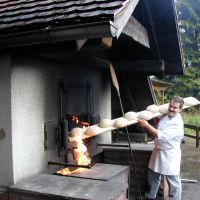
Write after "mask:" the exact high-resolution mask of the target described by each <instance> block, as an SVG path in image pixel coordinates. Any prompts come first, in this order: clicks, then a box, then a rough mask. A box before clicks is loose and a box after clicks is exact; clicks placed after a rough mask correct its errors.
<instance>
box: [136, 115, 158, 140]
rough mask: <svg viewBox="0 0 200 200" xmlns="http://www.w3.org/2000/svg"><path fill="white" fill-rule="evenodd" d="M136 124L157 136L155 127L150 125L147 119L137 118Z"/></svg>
mask: <svg viewBox="0 0 200 200" xmlns="http://www.w3.org/2000/svg"><path fill="white" fill-rule="evenodd" d="M138 126H140V127H142V128H145V130H147V131H148V133H150V134H151V135H152V136H154V137H157V136H158V131H157V129H155V128H154V127H153V126H151V125H150V124H149V123H148V121H146V120H144V119H138Z"/></svg>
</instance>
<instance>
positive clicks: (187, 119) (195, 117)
mask: <svg viewBox="0 0 200 200" xmlns="http://www.w3.org/2000/svg"><path fill="white" fill-rule="evenodd" d="M182 117H183V121H184V124H190V125H195V126H200V114H199V113H195V112H192V113H186V112H183V113H182ZM185 133H187V134H192V135H195V134H196V131H195V130H192V129H189V128H185Z"/></svg>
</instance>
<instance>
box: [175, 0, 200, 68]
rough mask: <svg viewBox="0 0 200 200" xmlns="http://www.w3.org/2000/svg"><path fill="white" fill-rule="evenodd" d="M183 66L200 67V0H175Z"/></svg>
mask: <svg viewBox="0 0 200 200" xmlns="http://www.w3.org/2000/svg"><path fill="white" fill-rule="evenodd" d="M176 9H177V13H178V21H179V27H180V32H181V41H182V47H183V54H184V59H185V63H184V64H185V66H186V67H189V66H193V67H199V66H200V0H176Z"/></svg>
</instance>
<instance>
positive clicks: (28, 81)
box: [11, 57, 111, 183]
mask: <svg viewBox="0 0 200 200" xmlns="http://www.w3.org/2000/svg"><path fill="white" fill-rule="evenodd" d="M88 70H90V73H89V75H88V71H86V70H85V69H84V68H77V67H74V66H70V65H68V64H67V63H65V64H63V63H62V64H61V63H59V62H56V61H47V60H41V59H37V58H27V57H26V58H25V57H21V58H13V62H12V73H11V94H12V95H11V102H12V103H11V109H12V146H13V175H14V178H13V179H14V180H13V182H14V183H17V182H18V181H20V180H21V179H24V178H26V177H30V176H35V175H37V174H39V173H43V172H44V171H45V170H46V168H47V155H46V152H45V150H44V123H45V122H46V121H55V120H57V116H58V111H57V81H58V80H60V79H63V78H65V79H67V80H69V81H72V82H73V81H74V82H76V81H79V79H81V82H83V83H84V82H85V83H86V82H88V81H89V82H92V83H93V88H94V102H95V103H94V105H95V107H94V111H95V113H99V114H100V116H101V118H104V117H105V118H110V117H111V91H110V84H109V81H108V77H107V76H105V71H104V72H103V71H100V70H97V69H88ZM84 74H85V75H84ZM106 77H107V78H106ZM97 140H98V141H100V142H107V143H109V142H110V141H111V136H110V134H103V135H102V136H98V137H97ZM98 151H100V149H99V150H98Z"/></svg>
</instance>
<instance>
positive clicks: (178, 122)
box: [149, 113, 184, 175]
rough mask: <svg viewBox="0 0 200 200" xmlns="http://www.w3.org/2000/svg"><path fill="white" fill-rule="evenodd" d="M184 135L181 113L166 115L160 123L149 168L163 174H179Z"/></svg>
mask: <svg viewBox="0 0 200 200" xmlns="http://www.w3.org/2000/svg"><path fill="white" fill-rule="evenodd" d="M183 136H184V125H183V120H182V117H181V115H180V114H179V113H178V114H177V115H176V116H175V117H173V118H169V117H168V116H164V117H163V118H161V119H160V121H159V124H158V137H157V138H156V139H155V148H154V150H153V152H152V154H151V158H150V161H149V168H150V169H152V170H153V171H155V172H157V173H160V174H163V175H179V173H180V163H181V149H180V144H181V140H182V139H183Z"/></svg>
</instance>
